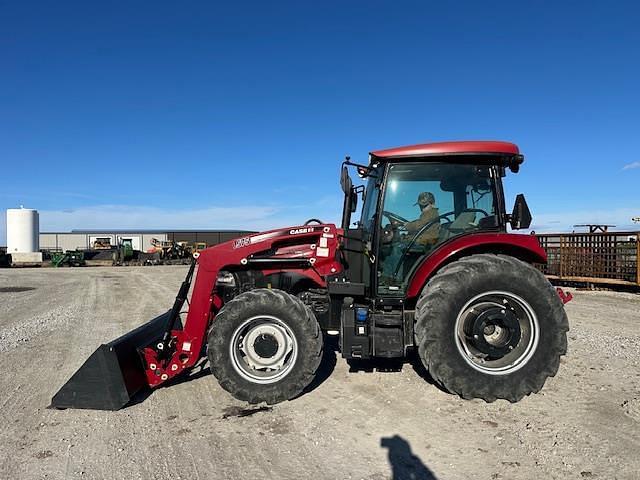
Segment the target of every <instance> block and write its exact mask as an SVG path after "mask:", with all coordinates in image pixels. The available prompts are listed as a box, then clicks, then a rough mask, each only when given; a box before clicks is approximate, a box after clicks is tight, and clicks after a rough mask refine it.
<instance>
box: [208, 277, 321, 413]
mask: <svg viewBox="0 0 640 480" xmlns="http://www.w3.org/2000/svg"><path fill="white" fill-rule="evenodd" d="M207 354H208V357H209V363H210V364H211V371H212V372H213V374H214V375H215V377H216V378H217V379H218V382H220V385H221V386H222V388H224V389H225V390H227V391H228V392H229V393H231V395H233V396H234V397H235V398H237V399H239V400H244V401H247V402H249V403H253V404H255V403H261V402H266V403H267V404H270V405H271V404H275V403H279V402H282V401H285V400H290V399H292V398H294V397H297V396H298V395H300V394H301V393H302V392H303V390H304V389H305V388H306V387H307V386H308V385H309V384H310V383H311V382H312V380H313V379H314V377H315V375H316V371H317V370H318V367H319V365H320V360H321V358H322V333H321V330H320V326H319V325H318V322H317V320H316V318H315V316H314V315H313V313H312V312H311V311H310V310H309V309H308V308H307V307H306V306H305V305H304V304H303V303H302V302H301V301H300V300H299V299H298V298H296V297H294V296H293V295H290V294H289V293H287V292H284V291H282V290H272V289H256V290H252V291H249V292H245V293H243V294H241V295H238V296H237V297H235V298H234V299H233V300H231V301H229V302H227V303H226V304H225V305H224V307H223V308H222V309H221V310H220V312H218V314H217V315H216V317H215V319H214V320H213V323H212V325H211V328H210V329H209V335H208V346H207Z"/></svg>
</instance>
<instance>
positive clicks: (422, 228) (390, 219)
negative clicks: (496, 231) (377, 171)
mask: <svg viewBox="0 0 640 480" xmlns="http://www.w3.org/2000/svg"><path fill="white" fill-rule="evenodd" d="M493 185H494V183H493V181H492V178H491V169H490V167H488V166H475V165H466V164H455V163H437V162H428V163H427V162H423V163H396V164H390V165H389V166H388V169H387V174H386V178H385V181H384V185H383V192H382V194H383V197H382V201H381V203H380V207H379V217H380V220H379V232H378V236H377V237H378V239H377V242H378V244H377V253H378V262H377V272H376V276H377V279H376V280H377V292H378V294H380V295H396V294H398V295H399V294H403V293H404V291H405V289H406V283H407V280H408V278H409V277H410V274H411V273H412V271H413V269H414V268H415V267H416V266H417V264H419V263H420V262H421V261H422V260H423V259H424V257H425V256H427V255H429V254H430V253H431V252H432V251H433V250H434V249H436V248H437V247H438V246H439V245H440V244H442V243H444V242H446V241H447V240H449V239H451V238H453V237H456V236H459V235H464V234H467V233H469V232H472V231H477V230H481V229H484V228H486V226H487V225H495V223H496V221H497V214H496V209H495V204H496V202H495V189H494V188H493Z"/></svg>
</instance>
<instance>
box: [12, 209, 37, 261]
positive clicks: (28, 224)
mask: <svg viewBox="0 0 640 480" xmlns="http://www.w3.org/2000/svg"><path fill="white" fill-rule="evenodd" d="M39 250H40V216H39V215H38V211H37V210H33V209H31V208H24V207H21V208H9V209H7V253H32V252H37V251H39Z"/></svg>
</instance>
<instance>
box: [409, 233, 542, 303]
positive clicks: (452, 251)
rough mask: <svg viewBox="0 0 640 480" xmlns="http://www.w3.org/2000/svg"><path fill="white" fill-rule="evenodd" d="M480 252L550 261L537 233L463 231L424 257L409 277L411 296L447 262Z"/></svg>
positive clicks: (534, 261)
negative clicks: (464, 232)
mask: <svg viewBox="0 0 640 480" xmlns="http://www.w3.org/2000/svg"><path fill="white" fill-rule="evenodd" d="M476 253H502V254H505V255H511V256H514V257H516V258H519V259H521V260H523V261H525V262H528V263H546V262H547V254H546V252H545V251H544V249H543V248H542V247H541V246H540V243H539V242H538V239H537V237H536V236H535V235H522V234H513V233H471V234H468V235H463V236H460V237H456V238H454V239H452V240H450V241H448V242H446V243H443V244H442V245H440V246H439V247H438V248H436V249H435V250H434V251H432V252H431V253H430V254H429V255H428V256H427V257H425V258H424V259H423V260H422V261H421V263H420V264H419V265H418V267H417V268H416V269H415V271H414V273H413V275H412V277H411V278H410V280H409V287H408V288H407V299H411V298H416V297H417V296H418V295H419V294H420V292H421V291H422V287H423V286H424V284H425V283H427V281H428V280H429V278H431V277H432V276H433V275H434V274H435V273H436V272H437V271H438V270H439V269H440V268H442V267H443V266H444V265H446V264H448V263H451V262H452V261H454V260H457V259H458V258H460V257H464V256H467V255H473V254H476Z"/></svg>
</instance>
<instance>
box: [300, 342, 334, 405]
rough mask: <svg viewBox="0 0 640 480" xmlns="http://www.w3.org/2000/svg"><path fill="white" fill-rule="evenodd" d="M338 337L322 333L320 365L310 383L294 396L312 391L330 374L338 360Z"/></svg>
mask: <svg viewBox="0 0 640 480" xmlns="http://www.w3.org/2000/svg"><path fill="white" fill-rule="evenodd" d="M338 350H339V347H338V337H335V336H331V335H324V348H323V350H322V359H321V360H320V366H319V367H318V370H317V372H316V376H315V377H314V379H313V380H312V381H311V383H310V384H309V385H308V386H307V388H305V389H304V390H303V391H302V393H301V394H300V395H298V396H297V397H295V398H300V397H301V396H303V395H306V394H307V393H309V392H312V391H313V390H315V389H316V388H318V387H319V386H320V385H321V384H322V383H324V381H325V380H326V379H327V378H329V377H330V376H331V374H332V373H333V370H334V369H335V368H336V363H337V362H338V355H337V353H336V352H337V351H338Z"/></svg>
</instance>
